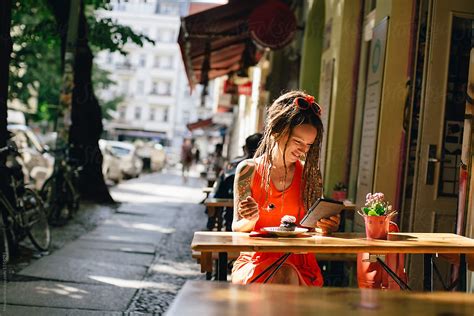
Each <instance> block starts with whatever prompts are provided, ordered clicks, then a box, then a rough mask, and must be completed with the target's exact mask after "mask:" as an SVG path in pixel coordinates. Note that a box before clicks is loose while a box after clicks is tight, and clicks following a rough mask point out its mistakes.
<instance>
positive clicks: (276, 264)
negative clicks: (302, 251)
mask: <svg viewBox="0 0 474 316" xmlns="http://www.w3.org/2000/svg"><path fill="white" fill-rule="evenodd" d="M290 255H291V253H285V254H284V255H283V256H281V257H280V258H278V259H277V260H276V261H275V262H274V263H272V264H271V265H270V266H268V267H267V268H266V269H265V270H263V271H262V272H260V274H259V275H257V276H256V277H255V278H254V279H253V280H252V281H250V282H249V283H254V282H255V281H257V280H258V279H260V278H261V277H262V276H263V275H264V274H265V273H267V272H268V271H270V270H271V269H272V268H273V267H276V266H278V265H279V264H280V263H281V264H283V263H284V262H285V261H286V259H288V257H289V256H290ZM280 267H281V265H279V266H278V267H277V268H276V269H275V270H278V269H280ZM275 272H276V271H275ZM265 281H266V280H265Z"/></svg>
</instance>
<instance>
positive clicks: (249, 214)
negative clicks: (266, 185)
mask: <svg viewBox="0 0 474 316" xmlns="http://www.w3.org/2000/svg"><path fill="white" fill-rule="evenodd" d="M239 215H240V217H241V218H245V219H247V220H257V219H258V204H257V202H256V201H255V199H254V198H253V197H251V196H247V198H246V199H245V200H243V201H240V203H239Z"/></svg>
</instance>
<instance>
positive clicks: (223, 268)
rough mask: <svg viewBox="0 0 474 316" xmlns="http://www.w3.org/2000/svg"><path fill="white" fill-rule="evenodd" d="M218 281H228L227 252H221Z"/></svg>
mask: <svg viewBox="0 0 474 316" xmlns="http://www.w3.org/2000/svg"><path fill="white" fill-rule="evenodd" d="M218 261H219V263H218V269H217V280H218V281H227V252H219V260H218Z"/></svg>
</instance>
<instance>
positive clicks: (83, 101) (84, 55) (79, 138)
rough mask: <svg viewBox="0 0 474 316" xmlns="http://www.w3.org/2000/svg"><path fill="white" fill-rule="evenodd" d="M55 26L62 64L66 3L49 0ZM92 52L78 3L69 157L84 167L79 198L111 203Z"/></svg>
mask: <svg viewBox="0 0 474 316" xmlns="http://www.w3.org/2000/svg"><path fill="white" fill-rule="evenodd" d="M48 2H49V3H50V5H51V8H52V11H53V14H54V16H55V18H56V21H57V23H58V30H59V33H60V36H61V40H62V45H61V55H62V59H63V60H64V53H65V48H66V45H65V44H66V36H67V25H68V17H69V1H68V2H67V3H64V0H48ZM93 57H94V56H93V55H92V51H91V49H90V47H89V42H88V38H87V22H86V18H85V15H84V4H83V3H81V13H80V16H79V30H78V37H77V47H76V56H75V66H74V89H73V94H72V113H71V120H72V124H71V127H70V129H69V143H70V144H71V145H72V151H71V156H72V158H73V159H76V160H78V162H79V164H80V165H82V166H83V168H84V169H83V171H82V172H81V179H80V184H79V188H80V192H81V196H82V198H84V199H86V200H91V201H94V202H98V203H114V200H113V199H112V197H111V196H110V193H109V190H108V188H107V185H106V184H105V181H104V177H103V175H102V161H103V157H102V153H101V151H100V149H99V145H98V141H99V138H100V135H101V134H102V130H103V126H102V113H101V109H100V106H99V102H98V100H97V98H96V97H95V94H94V90H93V87H92V60H93Z"/></svg>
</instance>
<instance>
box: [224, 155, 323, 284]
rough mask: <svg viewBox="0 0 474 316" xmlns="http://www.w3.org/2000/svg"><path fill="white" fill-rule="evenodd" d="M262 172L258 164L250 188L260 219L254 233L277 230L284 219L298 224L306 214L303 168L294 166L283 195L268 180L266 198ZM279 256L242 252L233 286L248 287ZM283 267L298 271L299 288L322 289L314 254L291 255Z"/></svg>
mask: <svg viewBox="0 0 474 316" xmlns="http://www.w3.org/2000/svg"><path fill="white" fill-rule="evenodd" d="M263 168H264V165H263V163H259V164H257V168H256V170H255V174H254V178H253V181H252V184H251V193H252V197H253V198H254V199H255V200H256V201H257V203H258V205H259V219H258V221H257V223H256V224H255V228H254V230H255V231H259V230H260V229H261V228H262V227H272V226H280V220H281V218H282V217H283V216H284V215H292V216H294V217H296V222H297V223H299V222H300V221H301V219H302V218H303V216H304V214H305V209H304V204H303V201H302V198H301V189H302V188H301V182H302V175H303V166H302V164H301V163H300V162H299V161H298V162H296V165H295V172H294V176H293V180H292V183H291V185H290V186H289V187H288V189H286V190H285V191H278V190H277V189H276V187H275V186H274V185H273V183H272V181H271V180H270V186H269V192H268V195H267V193H266V192H265V189H264V188H265V186H263V187H262V186H261V183H262V175H263ZM283 193H284V194H283ZM270 204H273V206H274V207H273V209H272V210H270V211H268V205H270ZM282 255H283V253H268V252H242V253H241V254H240V256H239V258H237V260H236V262H235V264H234V267H233V269H232V283H236V284H247V283H250V282H251V281H252V280H253V279H254V278H255V277H256V276H258V275H259V274H260V273H261V272H262V271H263V270H265V269H266V268H267V267H268V266H270V265H271V264H273V263H274V262H275V261H276V260H277V259H278V258H279V257H281V256H282ZM285 264H287V265H290V266H292V267H293V268H294V269H295V270H296V271H297V273H298V276H299V279H300V285H309V286H322V285H323V283H324V281H323V277H322V275H321V270H320V269H319V265H318V262H317V261H316V257H315V256H314V254H292V255H291V256H290V257H289V258H288V260H287V261H286V262H285ZM270 273H271V271H269V272H267V273H266V274H265V275H263V276H262V277H260V278H259V279H258V280H257V281H256V283H261V282H263V281H264V280H265V278H266V276H268V275H269V274H270Z"/></svg>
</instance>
